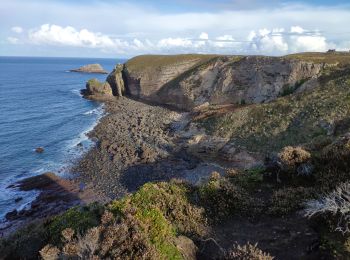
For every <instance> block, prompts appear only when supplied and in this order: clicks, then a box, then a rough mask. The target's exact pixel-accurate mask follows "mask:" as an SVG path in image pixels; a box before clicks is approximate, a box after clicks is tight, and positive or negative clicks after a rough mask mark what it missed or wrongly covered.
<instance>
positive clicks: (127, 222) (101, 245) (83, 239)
mask: <svg viewBox="0 0 350 260" xmlns="http://www.w3.org/2000/svg"><path fill="white" fill-rule="evenodd" d="M107 219H108V221H106V220H107ZM72 234H73V233H72V229H66V230H64V231H62V242H63V244H62V246H61V248H60V249H59V248H58V247H57V246H53V245H50V244H49V245H46V246H45V247H44V248H43V249H42V250H40V255H41V257H42V258H43V259H158V258H159V255H158V254H157V251H156V250H155V248H154V247H153V246H152V245H151V244H150V243H149V242H148V240H147V238H146V237H145V233H144V232H143V231H142V229H141V227H140V225H139V223H138V222H137V221H136V220H135V218H134V217H133V216H132V215H130V214H128V215H126V216H125V217H123V218H121V219H120V220H118V219H116V218H115V217H114V216H113V214H110V212H108V211H106V212H105V214H104V215H103V216H102V219H101V224H100V225H99V226H97V227H94V228H90V229H88V230H87V231H86V233H85V234H84V235H80V234H78V235H77V236H76V237H74V238H72ZM67 236H68V239H67Z"/></svg>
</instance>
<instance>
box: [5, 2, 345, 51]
mask: <svg viewBox="0 0 350 260" xmlns="http://www.w3.org/2000/svg"><path fill="white" fill-rule="evenodd" d="M191 1H192V0H191ZM196 1H197V0H196ZM29 2H30V3H29ZM183 2H184V3H186V4H187V1H183ZM228 2H229V1H226V4H228ZM238 2H239V1H238ZM242 2H244V1H242ZM248 2H249V1H248ZM251 2H254V3H255V2H256V1H251ZM267 2H268V1H267ZM277 2H278V1H275V2H274V3H271V4H269V5H255V4H254V5H247V4H245V5H244V8H242V9H239V10H237V8H235V4H237V1H235V4H233V3H232V4H230V5H226V4H225V6H224V8H221V7H220V8H218V6H216V7H217V8H215V5H216V4H215V3H214V2H213V3H211V2H207V6H210V8H209V7H208V8H207V9H206V10H200V11H199V10H196V8H194V9H188V10H182V9H181V10H176V11H173V10H172V9H171V10H169V9H166V10H164V8H165V7H164V6H163V9H159V8H157V5H150V6H149V5H147V6H146V5H145V3H144V2H135V1H134V2H122V1H117V2H115V1H114V2H112V1H91V2H89V3H88V4H84V3H81V2H74V4H73V3H70V2H68V1H59V2H58V1H40V0H31V1H21V0H11V1H8V2H5V3H4V4H2V5H1V6H0V12H1V13H2V14H4V16H3V17H2V27H3V28H5V29H4V30H1V31H0V44H3V45H4V46H5V47H6V48H0V55H1V54H4V53H2V52H1V49H9V50H11V51H12V52H14V53H16V51H17V52H19V51H22V53H23V52H25V50H26V51H27V52H28V53H30V54H32V53H34V54H38V55H40V54H41V52H42V51H43V50H45V51H46V52H45V55H47V54H48V55H49V54H50V53H52V54H55V53H60V55H64V53H74V54H77V55H79V56H85V55H90V56H91V55H93V53H95V54H94V56H111V55H118V56H123V57H130V56H134V55H138V54H145V53H190V52H198V53H218V54H220V53H222V54H266V55H283V54H287V53H292V52H303V51H325V50H327V49H329V48H337V49H339V50H347V49H350V30H348V29H347V28H346V26H344V25H346V24H349V23H350V6H349V5H342V6H337V5H334V6H331V5H329V6H327V7H325V6H313V5H310V4H300V3H299V4H293V3H284V4H275V3H277ZM245 3H246V2H245ZM203 6H206V5H203ZM256 6H257V7H256ZM14 10H15V11H14ZM40 10H45V12H42V11H40ZM6 27H7V28H8V29H7V30H6ZM1 39H3V40H2V41H1ZM1 42H2V43H1ZM21 43H22V44H21ZM25 48H27V49H25ZM5 54H6V55H8V54H11V53H5Z"/></svg>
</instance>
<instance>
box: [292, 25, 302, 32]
mask: <svg viewBox="0 0 350 260" xmlns="http://www.w3.org/2000/svg"><path fill="white" fill-rule="evenodd" d="M290 32H291V33H303V32H305V30H304V29H303V28H301V27H300V26H292V27H291V28H290Z"/></svg>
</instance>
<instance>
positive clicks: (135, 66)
mask: <svg viewBox="0 0 350 260" xmlns="http://www.w3.org/2000/svg"><path fill="white" fill-rule="evenodd" d="M217 56H218V55H204V54H179V55H140V56H136V57H134V58H132V59H130V60H128V62H127V63H126V67H127V69H128V71H130V72H133V73H139V72H142V71H155V72H156V71H157V69H159V68H162V67H166V66H176V64H179V63H185V62H203V61H206V60H209V59H212V58H214V57H217Z"/></svg>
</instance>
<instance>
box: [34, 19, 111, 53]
mask: <svg viewBox="0 0 350 260" xmlns="http://www.w3.org/2000/svg"><path fill="white" fill-rule="evenodd" d="M29 39H30V40H31V41H32V42H33V43H36V44H51V45H64V46H78V47H89V48H106V47H107V48H110V47H115V45H116V43H115V42H114V41H113V40H112V39H111V38H110V37H108V36H106V35H103V34H101V33H93V32H90V31H88V30H87V29H82V30H80V31H79V30H76V29H75V28H74V27H71V26H66V27H61V26H59V25H54V24H53V25H50V24H43V25H42V26H41V27H40V28H39V29H34V30H31V31H30V32H29Z"/></svg>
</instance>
